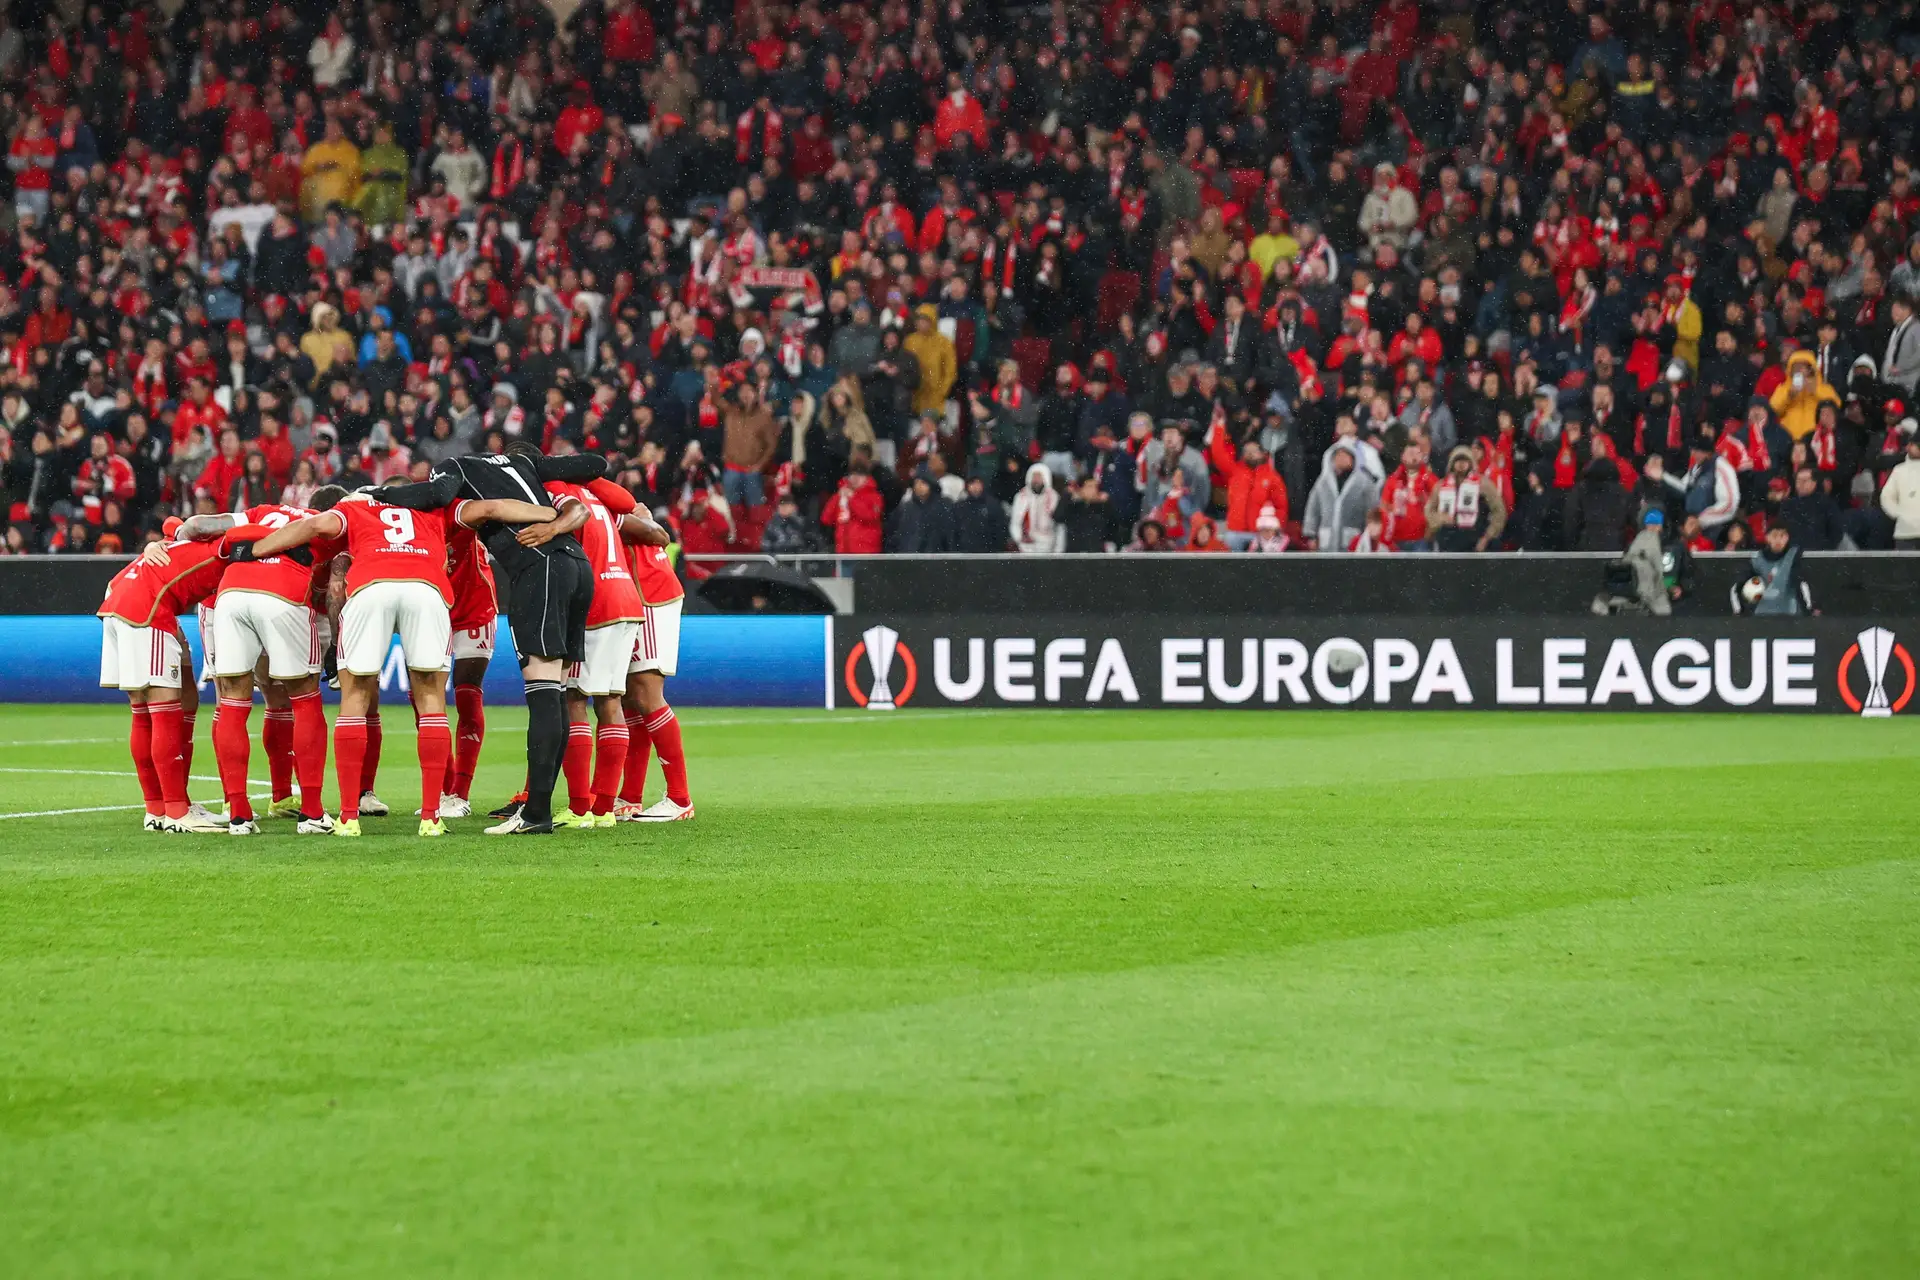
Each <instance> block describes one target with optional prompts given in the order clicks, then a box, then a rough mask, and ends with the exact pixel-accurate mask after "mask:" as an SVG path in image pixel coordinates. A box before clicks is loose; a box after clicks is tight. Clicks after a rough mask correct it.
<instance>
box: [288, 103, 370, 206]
mask: <svg viewBox="0 0 1920 1280" xmlns="http://www.w3.org/2000/svg"><path fill="white" fill-rule="evenodd" d="M359 195H360V148H358V147H356V146H354V145H353V143H351V142H349V141H347V135H346V132H345V130H343V129H342V128H341V127H340V122H339V121H338V120H329V121H327V136H326V137H324V138H322V139H321V140H320V141H319V142H316V143H314V144H313V145H312V146H310V147H308V148H307V154H306V155H305V156H303V157H302V158H301V160H300V211H301V213H302V214H303V215H304V216H305V217H306V220H307V221H308V222H309V223H315V222H318V221H320V216H321V215H322V214H324V213H325V212H326V211H327V206H328V205H330V204H339V205H351V204H353V203H354V201H355V200H356V199H357V198H358V197H359Z"/></svg>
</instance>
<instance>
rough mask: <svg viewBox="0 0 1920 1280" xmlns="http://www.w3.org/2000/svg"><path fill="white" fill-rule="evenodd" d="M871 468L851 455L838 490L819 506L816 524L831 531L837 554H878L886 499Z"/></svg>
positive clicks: (870, 465) (859, 458)
mask: <svg viewBox="0 0 1920 1280" xmlns="http://www.w3.org/2000/svg"><path fill="white" fill-rule="evenodd" d="M872 470H873V464H872V463H870V462H869V461H867V459H866V458H865V457H864V456H860V457H856V458H854V459H853V461H852V462H850V463H848V464H847V476H846V478H845V479H844V480H842V481H841V482H840V489H839V491H838V492H837V493H835V494H834V495H833V496H832V497H830V498H828V499H827V501H826V503H825V504H824V506H823V507H822V508H821V512H820V523H822V524H824V525H826V526H827V527H828V528H830V529H832V530H833V549H834V550H835V551H836V552H838V553H839V554H841V555H844V556H871V555H878V554H879V553H880V548H881V544H882V543H883V541H884V540H885V536H886V502H885V500H884V499H883V498H882V497H881V496H880V490H879V487H878V486H877V485H875V484H874V482H873V476H872Z"/></svg>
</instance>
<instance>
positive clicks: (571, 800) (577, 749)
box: [560, 720, 593, 813]
mask: <svg viewBox="0 0 1920 1280" xmlns="http://www.w3.org/2000/svg"><path fill="white" fill-rule="evenodd" d="M560 768H561V770H562V771H563V772H564V773H565V774H566V776H567V808H569V809H571V810H573V811H574V812H575V813H586V812H588V811H589V810H591V809H592V808H593V781H592V775H593V729H592V727H591V726H590V725H588V724H587V722H586V721H585V720H572V721H569V722H568V723H567V753H566V755H565V756H563V757H561V761H560Z"/></svg>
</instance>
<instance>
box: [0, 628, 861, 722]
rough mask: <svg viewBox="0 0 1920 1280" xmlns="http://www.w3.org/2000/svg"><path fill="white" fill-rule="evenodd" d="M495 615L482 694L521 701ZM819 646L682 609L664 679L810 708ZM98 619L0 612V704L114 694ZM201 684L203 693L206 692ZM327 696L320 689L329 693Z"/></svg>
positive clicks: (393, 664) (725, 699)
mask: <svg viewBox="0 0 1920 1280" xmlns="http://www.w3.org/2000/svg"><path fill="white" fill-rule="evenodd" d="M181 631H182V633H183V635H184V636H185V638H186V641H187V644H188V646H189V647H190V648H191V649H192V650H193V660H194V670H196V671H201V670H203V663H202V659H203V657H204V654H205V650H204V649H203V648H202V646H201V643H200V631H199V628H198V626H197V625H195V621H194V620H193V619H192V618H183V619H181ZM508 632H509V628H508V627H507V625H506V622H505V620H504V619H502V621H501V625H500V628H499V633H498V637H497V640H496V643H497V645H498V648H497V650H496V651H495V653H494V656H493V661H492V662H491V663H490V664H489V665H488V667H487V678H486V683H485V686H484V687H485V690H486V697H487V701H488V702H491V703H495V704H497V705H500V706H512V705H515V704H517V703H519V702H520V701H521V698H522V694H523V689H522V685H521V680H520V663H519V660H518V659H517V658H516V657H515V656H514V651H513V637H512V636H511V635H510V634H508ZM825 645H826V639H825V627H824V624H823V619H821V618H817V617H813V618H797V617H730V616H725V615H718V614H688V615H687V616H686V617H685V618H683V619H682V620H681V624H680V672H679V674H678V675H676V676H675V677H674V679H673V681H672V683H671V684H670V685H669V686H668V688H669V690H670V691H671V693H672V696H673V700H674V702H675V703H676V704H679V705H681V706H689V707H693V706H708V707H714V706H726V707H817V706H820V705H821V702H822V701H823V693H822V681H823V679H824V671H825V658H824V650H825ZM99 679H100V619H98V618H94V617H87V616H79V617H75V616H72V615H50V616H36V615H11V616H0V702H118V701H121V694H120V692H119V690H117V689H102V688H101V687H100V685H99ZM212 687H213V686H212V684H211V682H209V683H208V684H207V685H206V687H205V689H204V690H203V692H202V695H201V696H202V697H203V698H211V697H212ZM335 696H337V695H334V694H329V695H328V698H329V700H331V699H332V698H334V697H335ZM380 697H381V700H382V701H383V702H387V703H389V704H395V703H405V702H406V699H407V674H406V663H405V661H404V660H403V659H402V657H401V654H400V647H399V644H398V642H397V641H396V642H395V644H394V646H393V648H392V649H391V650H390V651H389V653H388V655H387V663H386V666H385V667H384V668H383V669H382V671H381V673H380Z"/></svg>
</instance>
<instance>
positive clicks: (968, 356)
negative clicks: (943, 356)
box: [953, 320, 977, 369]
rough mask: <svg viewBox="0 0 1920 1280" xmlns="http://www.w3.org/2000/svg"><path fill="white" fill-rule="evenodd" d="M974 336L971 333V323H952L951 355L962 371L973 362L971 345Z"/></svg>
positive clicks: (960, 321)
mask: <svg viewBox="0 0 1920 1280" xmlns="http://www.w3.org/2000/svg"><path fill="white" fill-rule="evenodd" d="M976 336H977V335H976V334H975V333H974V331H973V321H971V320H956V321H954V322H953V354H954V358H955V359H956V360H957V361H958V362H959V364H960V367H961V368H962V369H964V368H966V367H967V365H968V364H969V363H970V362H971V361H972V360H973V344H974V340H975V338H976Z"/></svg>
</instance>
